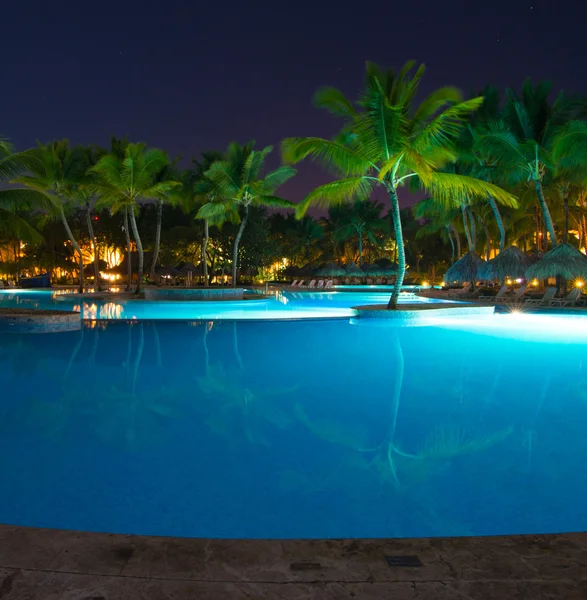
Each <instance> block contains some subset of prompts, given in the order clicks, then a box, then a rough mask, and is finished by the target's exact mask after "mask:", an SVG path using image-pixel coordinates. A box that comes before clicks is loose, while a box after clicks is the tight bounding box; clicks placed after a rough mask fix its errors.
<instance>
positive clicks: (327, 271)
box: [316, 262, 346, 277]
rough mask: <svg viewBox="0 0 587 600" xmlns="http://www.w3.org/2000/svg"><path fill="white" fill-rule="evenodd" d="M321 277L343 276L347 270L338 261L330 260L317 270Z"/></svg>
mask: <svg viewBox="0 0 587 600" xmlns="http://www.w3.org/2000/svg"><path fill="white" fill-rule="evenodd" d="M316 275H319V276H320V277H343V276H344V275H346V271H345V270H344V269H343V268H342V267H339V266H338V265H337V264H336V263H333V262H330V263H328V264H326V265H324V266H323V267H322V268H320V269H318V270H317V271H316Z"/></svg>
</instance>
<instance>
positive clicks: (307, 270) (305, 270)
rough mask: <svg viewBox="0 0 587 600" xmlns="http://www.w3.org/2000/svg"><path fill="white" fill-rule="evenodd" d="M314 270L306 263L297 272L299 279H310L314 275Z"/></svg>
mask: <svg viewBox="0 0 587 600" xmlns="http://www.w3.org/2000/svg"><path fill="white" fill-rule="evenodd" d="M314 269H315V267H314V266H313V265H312V264H311V263H308V264H306V265H304V266H303V267H302V268H301V269H300V270H299V273H298V275H300V276H301V277H310V276H311V275H313V274H314Z"/></svg>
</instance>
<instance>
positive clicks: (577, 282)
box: [575, 280, 585, 288]
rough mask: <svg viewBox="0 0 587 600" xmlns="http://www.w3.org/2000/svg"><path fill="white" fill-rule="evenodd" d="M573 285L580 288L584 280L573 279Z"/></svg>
mask: <svg viewBox="0 0 587 600" xmlns="http://www.w3.org/2000/svg"><path fill="white" fill-rule="evenodd" d="M575 285H576V286H577V287H578V288H581V287H583V286H584V285H585V282H584V281H580V280H577V281H575Z"/></svg>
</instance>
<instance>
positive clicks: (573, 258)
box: [526, 244, 587, 279]
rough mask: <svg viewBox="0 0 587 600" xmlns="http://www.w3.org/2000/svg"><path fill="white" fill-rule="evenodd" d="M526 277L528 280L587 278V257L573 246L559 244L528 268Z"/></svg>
mask: <svg viewBox="0 0 587 600" xmlns="http://www.w3.org/2000/svg"><path fill="white" fill-rule="evenodd" d="M526 277H527V278H528V279H548V278H549V277H563V278H564V279H574V278H575V277H581V278H587V256H585V255H584V254H583V253H582V252H579V250H577V248H575V247H574V246H571V244H559V245H558V246H556V247H555V248H553V249H552V250H551V251H550V252H547V253H546V254H545V255H544V258H542V260H539V261H538V262H537V263H535V264H533V265H532V266H530V267H528V269H527V270H526Z"/></svg>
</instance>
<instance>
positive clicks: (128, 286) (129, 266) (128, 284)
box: [124, 206, 132, 292]
mask: <svg viewBox="0 0 587 600" xmlns="http://www.w3.org/2000/svg"><path fill="white" fill-rule="evenodd" d="M124 235H125V236H126V262H127V263H128V264H127V266H126V277H127V279H126V291H127V292H130V289H131V286H132V263H131V261H130V259H131V254H130V229H129V226H128V206H125V207H124Z"/></svg>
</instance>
